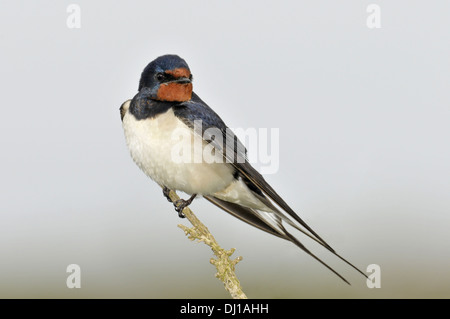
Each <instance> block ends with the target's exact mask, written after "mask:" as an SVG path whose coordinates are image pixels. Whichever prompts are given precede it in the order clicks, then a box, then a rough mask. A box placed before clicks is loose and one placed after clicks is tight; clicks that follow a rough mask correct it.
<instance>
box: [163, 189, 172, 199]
mask: <svg viewBox="0 0 450 319" xmlns="http://www.w3.org/2000/svg"><path fill="white" fill-rule="evenodd" d="M169 194H170V189H169V188H168V187H166V186H164V187H163V195H164V196H165V197H166V198H167V200H168V201H169V202H171V203H173V202H172V199H171V198H170V196H169Z"/></svg>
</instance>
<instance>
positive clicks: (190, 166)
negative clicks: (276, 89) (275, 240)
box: [120, 55, 367, 283]
mask: <svg viewBox="0 0 450 319" xmlns="http://www.w3.org/2000/svg"><path fill="white" fill-rule="evenodd" d="M138 91H139V92H138V93H137V94H136V95H135V96H134V98H133V99H131V100H127V101H126V102H124V103H123V104H122V106H121V107H120V115H121V118H122V124H123V129H124V132H125V138H126V142H127V145H128V148H129V150H130V153H131V157H132V158H133V160H134V161H135V162H136V164H137V165H138V166H139V167H140V168H141V170H142V171H143V172H144V173H145V174H147V176H149V177H150V178H151V179H152V180H154V181H155V182H156V183H158V184H159V185H160V186H161V187H163V193H164V195H165V196H166V197H167V198H168V193H169V192H170V190H179V191H183V192H185V193H187V194H189V195H192V196H191V197H190V198H189V199H188V200H180V201H179V202H177V203H174V205H175V207H177V208H176V209H177V211H178V213H179V215H180V217H183V214H182V211H183V209H184V208H185V207H186V206H187V205H189V204H190V203H191V202H192V201H193V199H194V198H195V197H196V196H197V195H201V196H203V197H204V198H206V199H207V200H208V201H210V202H212V203H213V204H215V205H216V206H218V207H220V208H221V209H223V210H225V211H226V212H228V213H230V214H231V215H233V216H235V217H237V218H239V219H240V220H242V221H244V222H246V223H249V224H250V225H253V226H255V227H257V228H259V229H261V230H264V231H266V232H268V233H270V234H272V235H275V236H278V237H281V238H283V239H286V240H289V241H291V242H293V243H294V244H295V245H297V246H298V247H300V248H301V249H303V250H304V251H305V252H306V253H308V254H309V255H311V256H312V257H313V258H315V259H316V260H318V261H319V262H320V263H322V264H323V265H324V266H325V267H327V268H328V269H330V270H331V271H332V272H333V273H335V274H336V275H337V276H339V277H340V278H341V279H342V280H344V281H345V282H346V283H348V281H347V280H346V279H345V278H343V277H342V276H341V275H340V274H339V273H337V272H336V271H335V270H334V269H333V268H331V267H330V266H328V265H327V264H326V263H324V262H323V261H322V260H320V259H319V258H318V257H317V256H315V255H314V254H313V253H311V252H310V251H309V250H308V249H307V248H306V247H305V246H304V245H303V244H302V243H301V242H300V241H299V240H297V238H296V237H294V236H293V235H291V234H290V233H289V232H288V231H287V230H286V228H285V227H284V225H283V223H286V224H288V225H290V226H292V227H294V228H296V229H297V230H299V231H301V232H302V233H304V234H305V235H307V236H308V237H310V238H312V239H313V240H314V241H316V242H317V243H319V244H320V245H322V246H324V247H325V248H327V249H328V250H329V251H330V252H332V253H333V254H334V255H336V256H338V257H339V258H340V259H342V260H343V261H345V262H346V263H347V264H349V265H350V266H352V267H353V268H355V269H356V270H357V271H358V272H360V273H361V274H363V275H364V276H366V275H365V274H364V273H363V272H362V271H360V270H359V269H358V268H356V267H355V266H353V265H352V264H351V263H349V262H348V261H346V260H345V259H344V258H342V257H341V256H339V255H338V254H337V253H336V252H335V251H334V249H333V248H331V247H330V246H329V245H328V244H327V243H326V242H325V241H324V240H323V239H322V238H321V237H320V236H319V235H318V234H317V233H316V232H315V231H313V230H312V229H311V228H310V227H309V226H308V225H307V224H306V223H305V222H304V221H303V220H302V219H301V218H300V217H299V216H298V215H297V214H296V213H295V212H294V211H293V210H292V209H291V207H289V206H288V204H286V202H285V201H284V200H283V199H282V198H281V197H280V196H279V195H278V194H277V193H276V192H275V190H274V189H273V188H272V187H271V186H270V185H269V184H268V183H267V182H266V181H265V179H264V178H263V176H262V175H261V174H259V173H258V172H257V171H256V170H255V169H254V168H253V167H252V166H251V165H250V163H249V162H248V160H247V157H246V149H245V147H244V146H243V145H242V143H241V142H240V141H239V140H238V139H237V138H236V137H235V136H234V134H233V132H232V131H231V130H230V129H229V128H228V127H227V126H226V125H225V123H224V122H223V121H222V119H221V118H220V117H219V116H218V115H217V114H216V113H215V112H214V111H213V110H212V109H211V108H210V107H209V106H208V105H207V104H206V103H205V102H203V101H202V100H201V99H200V98H199V97H198V95H197V94H195V93H194V92H193V91H192V74H191V71H190V69H189V66H188V65H187V63H186V61H184V60H183V59H182V58H180V57H179V56H177V55H164V56H160V57H158V58H157V59H155V60H154V61H152V62H150V63H149V64H148V65H147V67H146V68H145V69H144V71H143V72H142V75H141V79H140V81H139V88H138ZM199 124H200V125H199ZM211 132H212V133H211ZM219 135H221V136H219ZM219 137H220V138H219ZM183 143H184V144H183ZM180 144H181V145H180ZM195 145H200V146H201V147H200V152H199V149H198V147H197V148H196V147H195ZM205 147H209V148H213V149H214V152H211V153H214V155H213V160H211V159H209V160H205V159H203V158H201V156H202V154H203V152H202V151H203V150H204V148H205ZM206 153H209V152H206ZM199 154H200V160H199V158H198V155H199ZM366 277H367V276H366Z"/></svg>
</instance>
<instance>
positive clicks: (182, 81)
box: [171, 76, 191, 84]
mask: <svg viewBox="0 0 450 319" xmlns="http://www.w3.org/2000/svg"><path fill="white" fill-rule="evenodd" d="M171 82H176V83H180V84H188V83H191V79H189V78H187V77H184V76H182V77H179V78H177V79H176V80H174V81H171Z"/></svg>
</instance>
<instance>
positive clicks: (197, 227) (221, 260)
mask: <svg viewBox="0 0 450 319" xmlns="http://www.w3.org/2000/svg"><path fill="white" fill-rule="evenodd" d="M169 197H170V199H171V200H172V202H174V203H175V201H177V200H179V199H180V197H179V196H178V195H177V193H175V192H174V191H170V193H169ZM183 214H184V216H186V218H187V219H188V220H189V221H190V222H191V224H192V226H194V227H192V228H189V227H186V226H184V225H181V224H179V225H178V227H180V228H181V229H183V230H184V233H185V234H186V236H188V238H189V239H190V240H197V241H198V242H204V243H205V244H206V245H208V246H209V247H211V250H212V251H213V253H214V255H215V256H216V257H217V259H215V258H211V259H210V263H211V264H213V265H214V266H215V267H216V269H217V273H216V278H218V279H219V280H221V281H222V282H223V284H224V286H225V289H226V290H227V291H228V292H229V293H230V295H231V297H232V298H233V299H247V296H246V295H245V293H244V292H243V291H242V288H241V284H240V282H239V280H238V279H237V277H236V274H235V272H234V271H235V266H236V264H237V263H238V262H239V261H241V260H242V257H240V256H239V257H237V258H235V259H234V260H231V259H230V257H231V255H232V254H233V253H234V251H235V249H234V248H231V249H230V250H225V249H223V248H222V247H220V245H219V244H218V243H217V241H216V239H215V238H214V237H213V235H212V234H211V233H210V232H209V230H208V228H206V226H205V225H204V224H203V223H202V222H201V221H200V220H199V219H198V218H197V217H196V216H195V215H194V213H193V212H192V211H191V210H190V209H189V207H186V208H184V210H183Z"/></svg>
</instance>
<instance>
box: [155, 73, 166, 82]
mask: <svg viewBox="0 0 450 319" xmlns="http://www.w3.org/2000/svg"><path fill="white" fill-rule="evenodd" d="M156 79H157V80H158V81H162V80H164V74H162V73H157V74H156Z"/></svg>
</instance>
